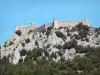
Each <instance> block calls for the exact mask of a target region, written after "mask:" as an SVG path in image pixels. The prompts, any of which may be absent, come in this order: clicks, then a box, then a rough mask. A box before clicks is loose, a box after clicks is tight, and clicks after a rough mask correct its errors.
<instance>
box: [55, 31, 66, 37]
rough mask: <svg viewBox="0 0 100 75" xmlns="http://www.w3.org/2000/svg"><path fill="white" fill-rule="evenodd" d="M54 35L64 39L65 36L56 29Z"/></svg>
mask: <svg viewBox="0 0 100 75" xmlns="http://www.w3.org/2000/svg"><path fill="white" fill-rule="evenodd" d="M56 36H57V37H59V38H62V39H66V36H65V35H64V34H63V33H62V32H60V31H56Z"/></svg>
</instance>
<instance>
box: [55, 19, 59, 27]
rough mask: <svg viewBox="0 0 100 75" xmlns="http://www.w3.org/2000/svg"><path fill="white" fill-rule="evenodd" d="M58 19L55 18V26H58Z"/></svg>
mask: <svg viewBox="0 0 100 75" xmlns="http://www.w3.org/2000/svg"><path fill="white" fill-rule="evenodd" d="M58 27H59V26H58V19H56V18H54V28H58Z"/></svg>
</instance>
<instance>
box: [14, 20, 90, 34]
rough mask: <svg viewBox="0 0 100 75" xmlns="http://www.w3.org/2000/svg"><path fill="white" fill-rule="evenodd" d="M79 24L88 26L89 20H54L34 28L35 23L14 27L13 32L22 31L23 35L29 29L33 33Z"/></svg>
mask: <svg viewBox="0 0 100 75" xmlns="http://www.w3.org/2000/svg"><path fill="white" fill-rule="evenodd" d="M79 23H82V24H83V25H88V26H89V25H90V23H89V20H88V19H87V18H84V19H83V20H82V21H62V20H59V19H54V21H53V22H52V23H48V24H44V25H42V26H40V27H37V26H36V23H32V24H30V25H27V26H20V25H16V26H15V31H16V30H22V31H23V32H24V33H25V32H27V31H28V30H29V29H31V30H35V31H46V30H47V28H48V27H54V28H59V27H69V26H70V27H74V26H76V25H78V24H79Z"/></svg>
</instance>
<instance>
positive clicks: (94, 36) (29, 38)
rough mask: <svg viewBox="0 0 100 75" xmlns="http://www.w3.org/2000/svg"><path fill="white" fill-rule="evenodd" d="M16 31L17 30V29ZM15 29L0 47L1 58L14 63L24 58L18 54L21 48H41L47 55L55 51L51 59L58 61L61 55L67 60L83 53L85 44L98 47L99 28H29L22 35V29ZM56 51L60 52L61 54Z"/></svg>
mask: <svg viewBox="0 0 100 75" xmlns="http://www.w3.org/2000/svg"><path fill="white" fill-rule="evenodd" d="M97 30H98V31H97ZM16 31H17V32H18V30H16ZM16 31H15V32H14V33H13V34H12V35H11V37H10V39H9V40H8V41H6V42H5V44H4V45H1V48H0V53H1V58H2V57H4V56H9V60H10V62H12V63H14V64H16V63H18V61H19V59H20V58H23V59H24V58H25V56H21V55H20V51H21V50H22V49H25V50H26V51H29V50H32V49H34V48H42V49H44V50H46V51H47V52H48V53H49V56H51V55H52V53H55V54H56V56H57V57H56V58H52V59H53V60H54V61H59V60H60V58H61V57H64V58H65V59H66V60H67V59H73V57H75V56H76V55H81V56H82V55H84V53H85V49H82V48H86V47H87V46H90V47H100V33H99V32H100V30H99V29H96V28H92V27H88V26H84V25H83V26H81V27H80V26H76V27H65V28H63V27H60V28H57V29H56V28H52V29H48V30H47V31H43V32H36V31H34V30H32V29H31V30H27V32H26V33H25V32H24V35H21V34H23V31H21V32H18V33H16ZM19 34H20V35H19ZM81 46H82V47H81ZM80 48H81V50H82V51H81V50H80ZM58 52H60V53H61V54H60V55H61V56H60V55H59V53H58ZM42 56H44V55H42Z"/></svg>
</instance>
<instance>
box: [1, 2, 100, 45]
mask: <svg viewBox="0 0 100 75" xmlns="http://www.w3.org/2000/svg"><path fill="white" fill-rule="evenodd" d="M99 16H100V0H0V44H3V43H4V42H5V41H6V40H8V39H9V37H10V36H11V34H12V33H13V31H14V26H15V24H22V25H25V24H29V23H31V22H36V23H37V25H38V26H40V25H42V24H44V23H48V22H52V21H53V18H59V19H61V20H82V19H83V18H89V20H90V23H91V26H94V27H99V26H100V21H99V20H100V17H99Z"/></svg>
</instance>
